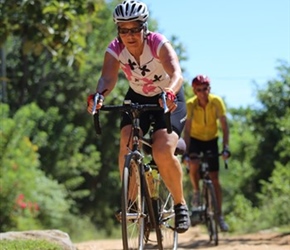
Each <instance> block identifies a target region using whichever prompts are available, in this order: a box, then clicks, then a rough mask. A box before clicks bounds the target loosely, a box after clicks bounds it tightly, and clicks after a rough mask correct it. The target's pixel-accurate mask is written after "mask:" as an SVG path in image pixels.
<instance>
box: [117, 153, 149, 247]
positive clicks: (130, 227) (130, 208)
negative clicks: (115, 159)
mask: <svg viewBox="0 0 290 250" xmlns="http://www.w3.org/2000/svg"><path fill="white" fill-rule="evenodd" d="M140 170H141V169H140V168H139V165H138V164H137V162H136V161H135V160H134V154H129V155H127V156H126V159H125V166H124V170H123V179H122V216H121V218H122V220H121V221H122V240H123V249H124V250H129V249H138V250H141V249H143V246H144V229H145V223H144V217H145V212H144V204H145V203H144V202H145V200H144V196H143V194H142V181H141V173H140Z"/></svg>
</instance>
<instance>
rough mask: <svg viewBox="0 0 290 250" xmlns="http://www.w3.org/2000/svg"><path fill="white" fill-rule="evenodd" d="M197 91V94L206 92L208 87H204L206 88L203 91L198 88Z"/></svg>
mask: <svg viewBox="0 0 290 250" xmlns="http://www.w3.org/2000/svg"><path fill="white" fill-rule="evenodd" d="M195 90H196V92H205V91H207V90H208V87H204V88H201V89H199V88H196V89H195Z"/></svg>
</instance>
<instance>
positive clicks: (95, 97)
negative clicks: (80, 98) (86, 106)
mask: <svg viewBox="0 0 290 250" xmlns="http://www.w3.org/2000/svg"><path fill="white" fill-rule="evenodd" d="M99 96H100V94H99V93H96V94H95V96H94V106H93V112H92V115H94V114H96V112H97V111H96V107H97V104H98V100H99Z"/></svg>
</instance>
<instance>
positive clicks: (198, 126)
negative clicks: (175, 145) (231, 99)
mask: <svg viewBox="0 0 290 250" xmlns="http://www.w3.org/2000/svg"><path fill="white" fill-rule="evenodd" d="M208 100H209V101H208V103H207V105H206V107H205V109H203V108H202V107H201V106H199V104H198V99H197V97H196V96H194V97H192V98H190V99H189V100H188V101H187V102H186V107H187V119H189V120H191V129H190V137H193V138H196V139H198V140H201V141H209V140H212V139H214V138H216V137H218V119H219V118H220V117H222V116H225V115H226V107H225V104H224V102H223V100H222V99H221V98H220V97H219V96H216V95H214V94H209V96H208Z"/></svg>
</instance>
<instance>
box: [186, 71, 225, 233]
mask: <svg viewBox="0 0 290 250" xmlns="http://www.w3.org/2000/svg"><path fill="white" fill-rule="evenodd" d="M192 87H193V92H194V94H195V96H194V97H192V98H190V99H189V100H188V101H187V119H186V123H185V130H184V140H185V142H186V145H187V149H188V152H187V153H188V155H189V156H194V155H197V154H200V153H201V152H203V153H206V151H211V153H212V154H218V152H219V150H218V121H219V122H220V125H221V129H222V133H223V137H222V143H223V150H224V151H223V152H224V154H223V158H224V159H226V158H227V157H229V155H230V152H229V147H228V145H229V127H228V124H227V117H226V108H225V104H224V102H223V100H222V99H221V98H220V97H219V96H216V95H213V94H210V79H209V78H208V77H207V76H205V75H197V76H196V77H195V78H194V79H193V80H192ZM198 169H199V164H198V160H192V159H191V160H189V175H190V180H191V183H192V186H193V206H194V207H198V206H199V203H200V191H199V171H198ZM209 175H210V178H211V180H212V182H213V185H214V188H215V191H216V197H217V202H218V206H219V224H220V228H221V230H222V231H228V229H229V228H228V225H227V224H226V222H225V221H224V219H223V216H222V195H221V187H220V183H219V158H218V156H217V157H214V158H211V159H209Z"/></svg>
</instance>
